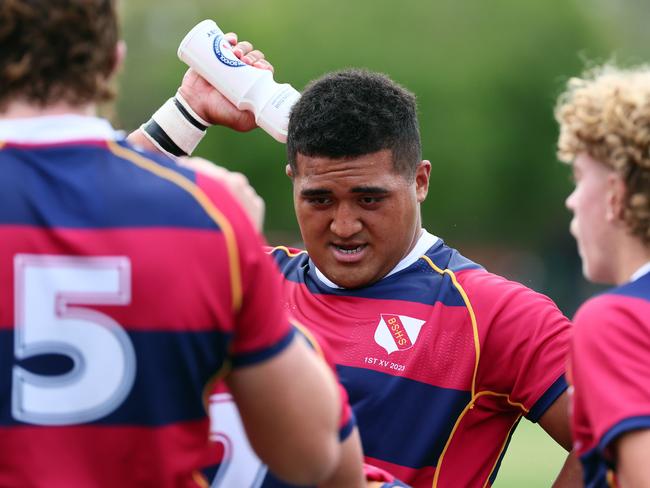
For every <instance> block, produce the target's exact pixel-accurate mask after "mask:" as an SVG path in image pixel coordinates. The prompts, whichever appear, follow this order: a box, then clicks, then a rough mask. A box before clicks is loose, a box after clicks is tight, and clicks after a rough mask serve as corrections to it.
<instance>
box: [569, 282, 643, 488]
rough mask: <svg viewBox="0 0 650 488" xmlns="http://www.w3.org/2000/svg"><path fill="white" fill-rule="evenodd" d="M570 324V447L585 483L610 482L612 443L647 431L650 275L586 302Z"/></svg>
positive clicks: (587, 484) (594, 484)
mask: <svg viewBox="0 0 650 488" xmlns="http://www.w3.org/2000/svg"><path fill="white" fill-rule="evenodd" d="M574 324H575V338H574V342H573V347H572V351H571V366H570V371H571V381H572V384H573V391H572V395H571V398H572V402H571V404H572V430H573V436H574V449H575V451H576V453H577V454H578V456H579V457H580V460H581V461H582V466H583V475H584V481H585V485H586V486H587V487H590V488H591V487H606V486H614V485H615V476H614V472H615V469H616V466H615V464H614V462H613V461H614V459H613V456H612V455H611V453H610V452H609V448H610V446H611V445H612V442H613V441H614V440H615V439H616V438H618V437H620V436H621V435H624V434H625V433H627V432H630V431H633V430H638V429H650V273H646V274H645V275H644V276H642V277H640V278H639V279H637V280H635V281H632V282H629V283H627V284H625V285H622V286H620V287H617V288H613V289H611V290H609V291H607V292H605V293H603V294H601V295H598V296H596V297H594V298H592V299H591V300H589V301H587V302H586V303H585V304H584V305H582V307H580V309H579V310H578V312H577V313H576V316H575V318H574Z"/></svg>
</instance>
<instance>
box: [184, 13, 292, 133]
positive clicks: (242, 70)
mask: <svg viewBox="0 0 650 488" xmlns="http://www.w3.org/2000/svg"><path fill="white" fill-rule="evenodd" d="M178 57H179V58H180V59H181V60H182V61H183V62H185V63H186V64H188V65H189V66H190V67H191V68H192V69H194V71H196V72H197V73H199V74H200V75H201V76H202V77H203V78H205V79H206V80H207V81H208V82H209V83H210V84H211V85H212V86H214V87H215V88H216V89H217V90H219V92H221V94H222V95H224V96H225V97H226V98H227V99H228V100H230V102H231V103H232V104H233V105H235V106H236V107H237V108H238V109H242V110H250V111H251V112H253V113H254V114H255V122H256V123H257V125H259V126H260V127H261V128H262V129H264V130H265V131H266V132H268V133H269V134H271V136H273V137H274V138H275V139H276V140H278V141H280V142H286V141H287V126H288V125H289V113H290V111H291V107H293V104H294V103H296V101H298V99H299V98H300V92H298V91H297V90H296V89H295V88H293V87H292V86H291V85H289V84H288V83H283V84H279V83H276V82H275V81H274V80H273V73H271V71H269V70H266V69H260V68H255V67H253V66H250V65H248V64H245V63H243V62H242V61H240V60H239V59H238V58H237V57H236V56H235V54H234V53H233V52H232V46H231V45H230V43H229V42H228V41H227V40H226V39H225V38H224V35H223V32H222V31H221V29H219V27H218V26H217V24H216V23H215V22H214V21H213V20H204V21H202V22H200V23H199V24H197V25H196V26H195V27H194V28H193V29H192V30H191V31H190V32H188V34H187V35H186V36H185V38H184V39H183V40H182V41H181V44H180V46H179V47H178Z"/></svg>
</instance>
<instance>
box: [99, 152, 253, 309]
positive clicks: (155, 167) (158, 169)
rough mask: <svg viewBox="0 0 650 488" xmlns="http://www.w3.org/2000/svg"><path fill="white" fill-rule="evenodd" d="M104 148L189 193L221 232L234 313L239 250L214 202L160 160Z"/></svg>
mask: <svg viewBox="0 0 650 488" xmlns="http://www.w3.org/2000/svg"><path fill="white" fill-rule="evenodd" d="M106 144H107V147H108V149H109V150H110V151H111V152H112V153H113V154H115V155H116V156H118V157H120V158H122V159H123V160H125V161H128V162H130V163H131V164H133V165H135V166H138V167H139V168H141V169H144V170H145V171H148V172H149V173H151V174H153V175H155V176H157V177H159V178H161V179H164V180H167V181H169V182H170V183H173V184H174V185H176V186H177V187H179V188H181V189H183V190H184V191H186V192H187V193H189V194H190V195H191V196H192V197H193V198H194V200H195V201H196V202H197V203H198V204H199V206H200V207H201V208H202V209H203V211H204V212H205V213H206V214H207V215H208V217H210V218H211V219H212V221H213V222H215V223H216V224H217V225H218V226H219V227H220V229H221V231H222V232H223V235H224V238H225V240H226V248H227V250H228V262H229V267H230V286H231V292H232V308H233V310H234V311H236V312H238V311H239V309H240V308H241V304H242V299H243V297H242V294H243V292H242V282H241V269H240V266H239V249H238V247H237V237H236V236H235V233H234V230H233V227H232V225H231V224H230V221H229V219H228V218H227V217H226V216H225V215H224V214H223V213H221V211H219V209H218V208H217V207H216V205H214V203H213V202H212V201H211V200H210V199H209V197H208V196H207V195H206V194H205V192H204V191H203V190H201V188H199V187H198V186H197V185H196V183H193V182H192V181H190V180H189V179H188V178H187V177H185V176H183V175H181V174H180V173H177V172H176V171H173V170H172V169H169V168H166V167H164V166H162V165H161V164H160V163H157V162H156V161H154V160H152V159H149V158H147V157H144V156H142V155H141V154H139V153H137V152H135V151H133V150H131V149H129V148H126V147H123V146H120V145H119V144H117V143H116V142H114V141H106Z"/></svg>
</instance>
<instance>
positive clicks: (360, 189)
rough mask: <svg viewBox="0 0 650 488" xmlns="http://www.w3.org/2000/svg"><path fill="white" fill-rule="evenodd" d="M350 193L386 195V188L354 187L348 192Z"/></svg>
mask: <svg viewBox="0 0 650 488" xmlns="http://www.w3.org/2000/svg"><path fill="white" fill-rule="evenodd" d="M350 192H351V193H375V194H377V193H388V190H387V189H386V188H382V187H381V186H355V187H354V188H352V189H351V190H350Z"/></svg>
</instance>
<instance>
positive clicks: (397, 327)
mask: <svg viewBox="0 0 650 488" xmlns="http://www.w3.org/2000/svg"><path fill="white" fill-rule="evenodd" d="M424 323H425V321H424V320H420V319H414V318H413V317H407V316H406V315H392V314H387V313H382V314H381V318H380V319H379V324H378V325H377V329H376V330H375V342H376V343H377V344H379V345H380V346H381V347H383V348H384V349H386V352H387V353H388V354H391V353H393V352H395V351H405V350H406V349H410V348H412V347H413V345H414V344H415V341H417V340H418V336H419V335H420V330H422V326H423V325H424Z"/></svg>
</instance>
